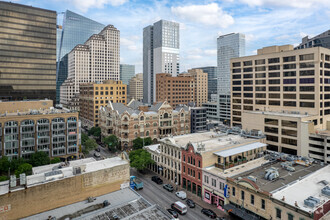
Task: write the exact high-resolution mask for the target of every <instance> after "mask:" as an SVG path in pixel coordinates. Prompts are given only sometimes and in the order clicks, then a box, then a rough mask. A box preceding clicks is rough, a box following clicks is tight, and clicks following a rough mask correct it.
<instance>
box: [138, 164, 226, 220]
mask: <svg viewBox="0 0 330 220" xmlns="http://www.w3.org/2000/svg"><path fill="white" fill-rule="evenodd" d="M157 175H158V174H157V173H154V172H153V171H151V170H148V173H146V174H144V176H148V177H150V178H151V176H157ZM158 176H159V175H158ZM161 179H162V180H163V182H164V184H167V183H169V184H171V185H172V186H173V187H174V189H175V188H176V186H175V184H174V183H172V182H171V181H169V180H168V179H165V178H162V177H161ZM181 190H182V191H184V192H186V193H187V198H188V199H191V200H193V201H194V202H195V203H196V205H198V206H200V207H202V208H206V209H211V210H212V211H214V212H215V213H216V214H217V216H218V217H225V218H226V219H231V217H230V216H229V215H228V214H227V213H225V212H223V211H221V210H219V209H217V208H216V207H215V205H211V204H208V203H206V202H204V201H203V199H202V198H201V197H198V196H197V195H195V194H192V193H191V192H188V191H187V190H186V189H183V188H182V187H181V186H177V191H181Z"/></svg>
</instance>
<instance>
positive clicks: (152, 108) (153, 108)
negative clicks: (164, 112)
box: [149, 102, 164, 112]
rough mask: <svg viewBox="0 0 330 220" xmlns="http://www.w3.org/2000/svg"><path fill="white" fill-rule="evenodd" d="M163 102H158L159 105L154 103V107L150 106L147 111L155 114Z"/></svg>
mask: <svg viewBox="0 0 330 220" xmlns="http://www.w3.org/2000/svg"><path fill="white" fill-rule="evenodd" d="M163 103H164V102H159V103H156V104H155V105H153V106H151V107H150V108H149V111H155V112H158V110H159V109H160V107H162V105H163Z"/></svg>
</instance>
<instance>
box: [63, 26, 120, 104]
mask: <svg viewBox="0 0 330 220" xmlns="http://www.w3.org/2000/svg"><path fill="white" fill-rule="evenodd" d="M119 35H120V33H119V30H118V29H117V28H115V27H114V26H113V25H108V26H106V27H105V28H104V29H103V30H102V31H101V32H100V33H99V34H94V35H92V36H91V37H90V38H89V39H88V40H87V41H86V42H85V44H83V45H80V44H79V45H77V46H76V47H75V48H73V49H72V51H71V52H70V53H69V55H68V78H67V79H66V80H65V81H64V83H63V84H62V86H61V91H60V103H61V104H62V105H63V106H64V107H68V108H70V109H75V106H72V105H71V103H72V101H71V100H72V98H73V97H74V96H75V95H76V94H78V95H79V85H80V84H83V83H90V82H103V81H104V80H109V79H112V80H116V81H118V80H119V65H120V64H119V62H120V61H119V57H120V55H119V54H120V48H119V47H120V42H119V41H120V36H119ZM76 110H79V109H76Z"/></svg>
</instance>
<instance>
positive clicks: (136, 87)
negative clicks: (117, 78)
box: [129, 73, 143, 101]
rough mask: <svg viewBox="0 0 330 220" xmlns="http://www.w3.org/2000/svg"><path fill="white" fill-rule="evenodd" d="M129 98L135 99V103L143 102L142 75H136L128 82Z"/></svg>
mask: <svg viewBox="0 0 330 220" xmlns="http://www.w3.org/2000/svg"><path fill="white" fill-rule="evenodd" d="M129 88H130V90H129V98H130V99H135V100H137V101H142V100H143V74H142V73H138V74H136V75H135V76H134V77H133V78H132V79H131V80H130V81H129Z"/></svg>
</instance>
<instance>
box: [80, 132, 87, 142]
mask: <svg viewBox="0 0 330 220" xmlns="http://www.w3.org/2000/svg"><path fill="white" fill-rule="evenodd" d="M87 140H88V135H87V134H84V133H82V134H81V143H82V144H83V145H84V144H85V143H86V141H87Z"/></svg>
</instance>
